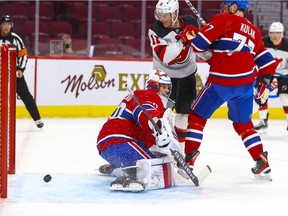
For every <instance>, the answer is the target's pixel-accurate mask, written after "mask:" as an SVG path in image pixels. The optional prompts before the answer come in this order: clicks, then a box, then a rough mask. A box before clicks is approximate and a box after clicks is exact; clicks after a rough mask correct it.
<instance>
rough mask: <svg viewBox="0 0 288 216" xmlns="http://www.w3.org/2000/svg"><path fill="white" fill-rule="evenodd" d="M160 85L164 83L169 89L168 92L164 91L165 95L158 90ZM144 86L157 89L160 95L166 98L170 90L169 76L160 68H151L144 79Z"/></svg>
mask: <svg viewBox="0 0 288 216" xmlns="http://www.w3.org/2000/svg"><path fill="white" fill-rule="evenodd" d="M161 85H166V86H167V89H168V90H169V91H168V92H165V95H164V94H163V93H162V92H160V86H161ZM146 88H147V89H149V88H150V89H157V90H158V92H159V93H160V94H161V95H162V96H164V97H166V98H168V97H169V96H170V94H171V91H172V82H171V79H170V77H169V76H168V75H167V74H166V73H165V72H163V71H161V70H151V72H150V74H149V77H148V79H147V81H146Z"/></svg>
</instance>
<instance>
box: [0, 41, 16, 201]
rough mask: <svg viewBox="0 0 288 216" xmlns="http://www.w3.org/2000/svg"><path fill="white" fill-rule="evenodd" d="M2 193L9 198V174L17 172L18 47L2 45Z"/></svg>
mask: <svg viewBox="0 0 288 216" xmlns="http://www.w3.org/2000/svg"><path fill="white" fill-rule="evenodd" d="M0 104H1V108H0V169H1V173H0V195H1V198H7V187H8V174H15V132H16V130H15V128H16V47H15V46H14V45H10V44H2V45H1V47H0Z"/></svg>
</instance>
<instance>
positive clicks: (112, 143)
mask: <svg viewBox="0 0 288 216" xmlns="http://www.w3.org/2000/svg"><path fill="white" fill-rule="evenodd" d="M146 83H147V86H146V88H147V89H145V90H136V91H134V95H135V96H136V97H137V98H138V100H139V101H140V103H141V104H142V105H143V106H144V108H145V109H146V111H147V113H148V114H149V115H150V116H151V118H153V119H154V120H155V122H157V124H159V127H160V128H162V129H163V127H162V126H161V118H162V117H163V114H164V112H165V108H166V104H167V101H168V98H169V96H170V93H171V89H172V83H171V80H170V78H169V77H168V76H167V75H166V74H165V73H164V72H163V71H160V70H152V72H151V73H150V75H149V77H148V80H147V81H146ZM152 128H153V127H152V125H150V124H149V120H148V117H147V116H146V115H145V113H144V112H143V109H142V108H141V106H139V105H138V104H137V103H136V101H135V100H134V99H133V98H132V96H131V95H127V96H126V97H125V98H124V99H123V100H122V102H121V103H120V104H119V106H118V108H117V109H116V110H115V111H114V112H113V114H112V115H111V116H110V118H109V119H108V120H107V122H106V123H105V124H104V125H103V127H102V129H101V130H100V132H99V135H98V139H97V149H98V151H99V154H100V156H101V157H102V158H104V159H105V160H106V161H107V162H109V164H105V165H102V166H101V167H100V168H99V172H100V173H102V174H111V173H112V172H113V171H115V169H116V170H117V168H127V169H125V175H122V174H123V173H121V175H120V176H117V175H116V176H117V177H118V178H117V179H116V180H115V181H114V182H112V183H111V186H110V189H111V190H123V191H127V190H132V191H133V190H134V191H141V190H144V188H145V187H146V186H147V184H149V185H150V184H153V183H151V181H150V176H149V177H147V178H146V179H149V180H148V182H142V181H139V180H136V179H137V176H136V175H137V170H136V168H134V167H135V166H136V165H137V166H138V165H139V163H137V161H140V162H141V164H142V163H144V164H146V165H147V164H153V163H154V162H155V163H156V164H158V165H159V166H160V167H159V169H162V165H163V163H162V162H164V161H166V163H164V164H166V165H167V164H168V167H169V169H172V164H173V157H171V156H166V157H165V156H164V155H161V160H160V161H158V159H157V157H159V155H158V156H157V155H156V154H155V153H154V152H152V151H151V149H150V148H151V147H152V146H155V142H156V143H157V146H158V147H169V145H170V144H171V139H170V138H169V135H168V134H167V133H166V132H165V130H164V131H162V132H163V133H162V134H161V135H159V134H154V133H153V129H152ZM155 138H156V140H155ZM151 161H152V162H151ZM156 164H155V166H154V167H157V166H158V165H157V166H156ZM142 165H143V164H142ZM146 165H145V166H146ZM143 166H144V165H143ZM143 166H142V167H143ZM150 168H151V166H150ZM150 168H149V170H150ZM118 170H119V169H118ZM122 170H123V169H121V171H122ZM149 170H145V172H148V171H149ZM152 170H153V169H152ZM150 171H151V170H150ZM150 171H149V172H150ZM145 172H143V173H145ZM149 172H148V173H149ZM170 177H171V176H170V175H168V176H163V178H164V179H165V178H168V179H169V178H170ZM162 180H163V179H162ZM162 180H161V181H162ZM162 183H163V184H162V186H161V187H163V188H165V187H169V186H171V185H172V182H171V179H170V180H168V181H167V179H166V180H165V181H162ZM149 185H148V186H149ZM155 185H156V184H155ZM158 185H161V183H160V184H158ZM151 187H152V186H150V188H151ZM161 187H160V188H161Z"/></svg>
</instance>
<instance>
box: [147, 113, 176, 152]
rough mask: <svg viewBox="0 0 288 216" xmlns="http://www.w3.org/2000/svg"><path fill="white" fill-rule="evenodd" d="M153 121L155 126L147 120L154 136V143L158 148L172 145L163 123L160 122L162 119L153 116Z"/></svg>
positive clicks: (166, 147) (168, 147)
mask: <svg viewBox="0 0 288 216" xmlns="http://www.w3.org/2000/svg"><path fill="white" fill-rule="evenodd" d="M153 120H154V122H155V123H156V124H157V127H158V129H159V131H160V132H159V131H158V129H157V128H155V126H154V125H153V124H152V123H151V122H150V121H149V123H148V124H149V127H150V128H151V130H152V131H153V133H154V136H155V138H156V145H157V146H158V147H159V148H162V149H170V148H171V146H172V145H173V142H172V141H171V139H170V137H169V135H168V133H167V131H166V129H165V127H164V124H163V122H162V119H158V118H153Z"/></svg>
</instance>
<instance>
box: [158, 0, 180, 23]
mask: <svg viewBox="0 0 288 216" xmlns="http://www.w3.org/2000/svg"><path fill="white" fill-rule="evenodd" d="M175 12H176V18H175V17H174V18H173V20H172V21H173V22H175V21H176V20H177V18H178V13H179V2H178V0H159V1H158V3H157V4H156V9H155V11H154V15H155V19H156V20H160V14H168V13H170V14H171V15H172V17H173V15H174V14H175Z"/></svg>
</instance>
